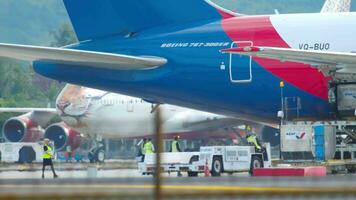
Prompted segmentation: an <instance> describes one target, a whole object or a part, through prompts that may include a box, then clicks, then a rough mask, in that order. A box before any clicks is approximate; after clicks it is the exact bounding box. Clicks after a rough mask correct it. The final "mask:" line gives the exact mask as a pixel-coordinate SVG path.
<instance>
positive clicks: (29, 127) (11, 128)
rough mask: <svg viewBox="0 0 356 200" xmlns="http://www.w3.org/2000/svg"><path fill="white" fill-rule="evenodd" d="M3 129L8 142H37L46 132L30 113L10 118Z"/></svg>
mask: <svg viewBox="0 0 356 200" xmlns="http://www.w3.org/2000/svg"><path fill="white" fill-rule="evenodd" d="M2 131H3V133H4V137H5V139H6V140H7V141H8V142H35V141H37V140H39V139H40V138H42V137H43V134H44V131H43V129H42V127H41V126H39V125H38V124H37V123H36V122H35V121H34V120H33V119H31V115H29V114H25V115H22V116H19V117H13V118H10V119H8V120H7V121H6V122H5V123H4V126H3V130H2Z"/></svg>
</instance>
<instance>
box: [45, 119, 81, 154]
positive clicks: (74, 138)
mask: <svg viewBox="0 0 356 200" xmlns="http://www.w3.org/2000/svg"><path fill="white" fill-rule="evenodd" d="M44 137H45V138H48V139H50V140H52V141H53V142H54V146H55V149H56V151H61V150H65V148H66V147H67V146H71V148H72V150H74V149H76V148H78V147H79V145H80V142H81V135H80V133H78V132H77V131H75V130H74V129H72V128H70V127H69V126H67V125H66V124H65V123H63V122H61V123H56V124H52V125H51V126H49V127H48V128H47V129H46V131H45V134H44Z"/></svg>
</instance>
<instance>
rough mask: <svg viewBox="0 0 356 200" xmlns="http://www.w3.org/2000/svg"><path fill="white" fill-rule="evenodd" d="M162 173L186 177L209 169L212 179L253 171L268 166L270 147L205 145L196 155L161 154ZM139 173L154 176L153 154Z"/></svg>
mask: <svg viewBox="0 0 356 200" xmlns="http://www.w3.org/2000/svg"><path fill="white" fill-rule="evenodd" d="M161 156H162V164H161V166H160V167H161V169H162V171H163V172H168V173H170V172H187V173H188V176H198V174H199V173H204V170H206V168H208V170H209V171H210V173H211V175H212V176H220V175H221V173H234V172H252V170H253V169H254V168H262V167H271V165H272V164H271V148H270V144H269V143H265V144H263V151H256V149H255V147H254V146H248V145H246V146H205V147H200V151H199V152H179V153H162V154H161ZM138 168H139V171H140V172H141V173H142V174H154V171H155V154H151V155H146V157H145V160H144V162H139V164H138Z"/></svg>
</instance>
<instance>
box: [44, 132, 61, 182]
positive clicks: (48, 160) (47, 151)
mask: <svg viewBox="0 0 356 200" xmlns="http://www.w3.org/2000/svg"><path fill="white" fill-rule="evenodd" d="M42 158H43V165H42V178H44V171H45V168H46V166H47V165H49V166H51V170H52V172H53V178H57V177H58V175H57V174H56V172H55V171H54V167H53V162H52V158H53V152H52V147H51V146H50V145H49V139H47V138H46V139H44V145H43V155H42Z"/></svg>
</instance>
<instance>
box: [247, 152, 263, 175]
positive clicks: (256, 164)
mask: <svg viewBox="0 0 356 200" xmlns="http://www.w3.org/2000/svg"><path fill="white" fill-rule="evenodd" d="M258 168H263V161H262V159H261V158H260V157H259V156H252V158H251V165H250V174H252V173H253V169H258Z"/></svg>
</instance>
